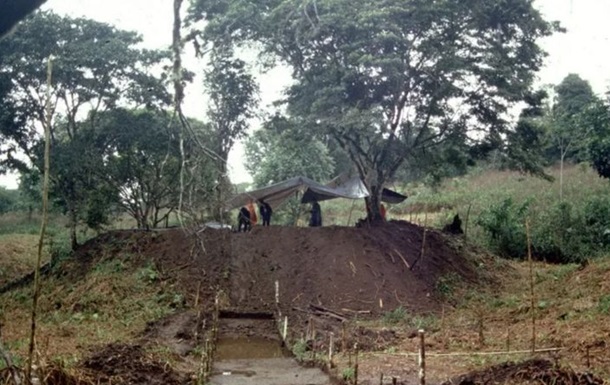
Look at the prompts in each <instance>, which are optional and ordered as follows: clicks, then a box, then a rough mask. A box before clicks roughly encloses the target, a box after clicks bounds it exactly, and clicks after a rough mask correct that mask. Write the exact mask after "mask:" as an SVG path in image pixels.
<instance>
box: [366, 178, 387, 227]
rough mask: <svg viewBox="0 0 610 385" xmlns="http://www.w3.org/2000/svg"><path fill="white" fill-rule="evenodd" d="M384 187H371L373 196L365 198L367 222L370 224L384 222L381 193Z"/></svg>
mask: <svg viewBox="0 0 610 385" xmlns="http://www.w3.org/2000/svg"><path fill="white" fill-rule="evenodd" d="M382 190H383V187H382V186H380V185H375V186H370V187H369V191H370V192H371V195H370V196H369V197H367V198H364V199H365V201H366V207H367V210H366V211H367V220H368V221H370V222H376V221H381V220H383V216H382V215H381V191H382Z"/></svg>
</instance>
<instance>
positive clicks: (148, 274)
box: [136, 263, 159, 283]
mask: <svg viewBox="0 0 610 385" xmlns="http://www.w3.org/2000/svg"><path fill="white" fill-rule="evenodd" d="M136 275H137V277H138V279H140V280H142V281H144V282H148V283H152V282H156V281H158V280H159V272H158V271H157V269H156V268H155V266H154V265H153V264H152V263H150V264H148V265H147V266H145V267H143V268H141V269H140V270H139V271H138V273H137V274H136Z"/></svg>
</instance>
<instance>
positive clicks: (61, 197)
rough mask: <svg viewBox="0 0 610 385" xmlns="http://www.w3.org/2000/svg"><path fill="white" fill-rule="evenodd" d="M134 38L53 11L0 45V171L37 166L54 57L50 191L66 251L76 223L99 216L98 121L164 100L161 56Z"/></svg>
mask: <svg viewBox="0 0 610 385" xmlns="http://www.w3.org/2000/svg"><path fill="white" fill-rule="evenodd" d="M141 41H142V39H141V37H140V36H139V35H138V34H136V33H134V32H129V31H123V30H119V29H117V28H115V27H113V26H111V25H109V24H106V23H101V22H97V21H94V20H89V19H84V18H71V17H66V16H59V15H56V14H54V13H52V12H37V13H35V14H34V15H32V16H30V17H28V18H27V19H26V20H24V21H23V22H22V23H21V24H20V25H19V26H18V28H16V30H15V31H14V33H12V34H11V35H10V36H7V37H6V38H4V39H3V40H2V41H0V92H2V93H3V98H2V101H1V103H3V104H6V105H7V108H6V109H4V108H3V110H4V111H6V113H3V114H2V116H0V137H1V138H2V141H3V143H2V146H3V147H2V155H4V156H3V158H2V161H3V165H4V166H5V167H12V168H17V169H19V170H21V171H24V170H27V169H28V168H29V167H31V166H35V167H36V166H37V167H39V168H41V167H42V161H41V159H42V152H41V148H42V143H43V138H42V127H43V126H44V124H46V122H47V121H46V116H45V104H46V101H47V99H46V93H47V89H46V80H47V74H46V62H47V60H48V59H49V58H50V57H52V58H53V62H54V70H53V75H52V84H53V88H52V90H51V92H50V95H51V105H52V108H53V111H54V114H55V119H54V123H53V124H52V126H51V127H50V130H51V142H52V143H51V146H52V154H51V157H52V159H53V162H54V164H55V166H54V167H53V168H52V169H51V182H52V188H51V192H52V194H53V195H54V196H55V197H56V198H57V202H58V203H60V204H61V205H62V207H63V208H64V209H65V211H66V213H67V214H68V217H69V219H70V222H71V226H70V227H71V239H72V245H73V246H76V244H77V242H76V225H77V223H78V222H79V221H81V220H85V221H87V222H88V223H92V222H91V220H92V218H93V217H97V218H98V219H101V217H103V215H101V214H100V213H99V212H96V210H98V209H99V208H100V207H101V206H100V205H99V204H97V203H100V202H99V201H100V200H105V196H107V195H108V194H105V193H104V190H103V189H102V188H101V187H100V183H101V181H100V180H99V179H98V178H97V175H99V173H96V172H94V170H95V169H97V167H98V166H99V165H101V164H102V162H101V159H102V154H103V147H101V146H97V145H96V144H95V143H92V141H91V140H90V136H91V135H92V132H93V133H94V132H95V131H96V129H97V127H98V124H99V123H100V120H99V118H100V116H102V115H103V113H104V112H105V111H109V110H113V109H116V108H117V107H118V106H129V107H146V108H153V109H154V108H162V107H163V106H166V105H168V104H169V102H170V96H169V94H168V92H167V90H166V88H165V84H164V78H163V75H162V74H163V68H162V65H163V61H164V59H165V58H166V57H167V56H168V53H167V52H163V51H156V50H152V51H151V50H144V49H141V48H140V47H138V45H139V44H140V43H141ZM16 154H20V156H17V155H16ZM92 208H95V210H93V211H92ZM88 213H89V214H92V215H89V214H88ZM85 217H87V218H85ZM94 222H97V220H96V221H94Z"/></svg>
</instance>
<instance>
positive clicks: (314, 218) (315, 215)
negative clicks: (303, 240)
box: [309, 201, 322, 227]
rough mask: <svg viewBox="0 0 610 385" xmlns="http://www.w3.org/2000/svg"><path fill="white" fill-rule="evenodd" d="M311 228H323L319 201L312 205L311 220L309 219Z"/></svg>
mask: <svg viewBox="0 0 610 385" xmlns="http://www.w3.org/2000/svg"><path fill="white" fill-rule="evenodd" d="M309 226H310V227H320V226H322V209H321V208H320V204H319V203H318V201H313V203H312V204H311V218H310V219H309Z"/></svg>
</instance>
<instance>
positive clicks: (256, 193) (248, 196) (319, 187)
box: [225, 176, 407, 210]
mask: <svg viewBox="0 0 610 385" xmlns="http://www.w3.org/2000/svg"><path fill="white" fill-rule="evenodd" d="M297 193H301V194H302V198H301V203H311V202H314V201H318V202H320V201H324V200H328V199H335V198H346V199H362V198H366V197H368V196H369V195H370V193H369V191H368V189H367V188H366V186H365V185H364V183H363V182H362V180H361V179H360V178H359V177H352V178H349V179H348V178H342V177H337V178H335V179H333V180H332V181H330V182H329V183H328V184H326V185H323V184H321V183H318V182H316V181H314V180H312V179H309V178H307V177H304V176H298V177H295V178H291V179H288V180H285V181H283V182H279V183H275V184H272V185H269V186H266V187H263V188H260V189H257V190H253V191H247V192H244V193H241V194H238V195H236V196H234V197H233V198H231V199H229V200H228V201H227V202H226V203H225V209H226V210H231V209H235V208H238V207H243V206H245V205H247V204H248V203H250V202H260V201H265V202H267V203H268V204H269V205H270V206H271V207H273V208H275V207H278V206H280V205H281V204H282V203H284V202H285V201H286V200H287V199H288V198H290V197H293V196H297ZM405 199H407V197H406V196H405V195H402V194H399V193H397V192H395V191H392V190H389V189H383V193H382V197H381V200H382V201H383V202H386V203H400V202H402V201H404V200H405Z"/></svg>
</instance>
